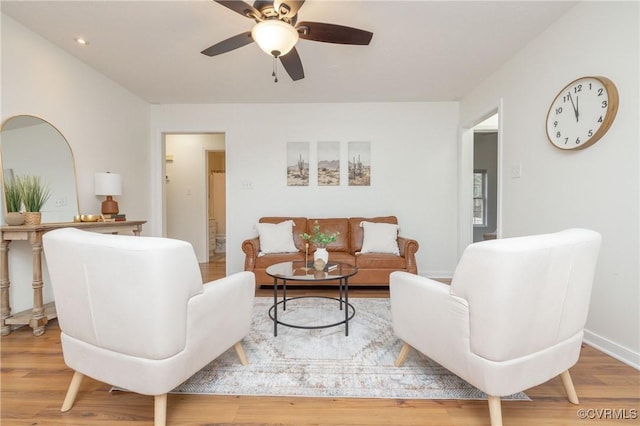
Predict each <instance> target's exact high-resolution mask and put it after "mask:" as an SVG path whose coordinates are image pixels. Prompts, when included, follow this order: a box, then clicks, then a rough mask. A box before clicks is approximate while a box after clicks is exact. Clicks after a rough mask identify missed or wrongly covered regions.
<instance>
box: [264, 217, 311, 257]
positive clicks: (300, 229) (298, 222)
mask: <svg viewBox="0 0 640 426" xmlns="http://www.w3.org/2000/svg"><path fill="white" fill-rule="evenodd" d="M285 220H292V221H293V224H294V225H293V231H292V234H293V243H294V244H295V245H296V247H297V248H298V250H302V251H304V243H305V241H304V240H303V239H302V237H301V236H300V235H301V234H302V233H304V232H307V218H306V217H262V218H260V223H281V222H284V221H285Z"/></svg>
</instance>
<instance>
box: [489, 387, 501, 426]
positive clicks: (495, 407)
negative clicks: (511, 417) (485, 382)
mask: <svg viewBox="0 0 640 426" xmlns="http://www.w3.org/2000/svg"><path fill="white" fill-rule="evenodd" d="M488 399H489V419H490V420H491V426H502V407H501V406H500V397H499V396H491V395H489V398H488Z"/></svg>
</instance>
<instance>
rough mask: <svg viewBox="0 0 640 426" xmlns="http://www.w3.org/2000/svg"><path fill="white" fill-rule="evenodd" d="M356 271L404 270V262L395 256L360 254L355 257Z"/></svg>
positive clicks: (401, 258)
mask: <svg viewBox="0 0 640 426" xmlns="http://www.w3.org/2000/svg"><path fill="white" fill-rule="evenodd" d="M356 266H357V267H358V269H396V270H397V269H404V268H406V260H405V259H404V258H403V257H400V256H396V255H395V254H387V253H362V254H358V255H356Z"/></svg>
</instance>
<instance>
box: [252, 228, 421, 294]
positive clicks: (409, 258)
mask: <svg viewBox="0 0 640 426" xmlns="http://www.w3.org/2000/svg"><path fill="white" fill-rule="evenodd" d="M286 220H292V221H293V222H294V226H293V241H294V244H295V246H296V248H297V249H298V251H297V252H295V253H273V254H264V255H261V256H259V255H258V254H259V253H260V238H259V237H255V238H252V239H249V240H245V241H244V242H243V243H242V251H243V252H244V253H245V261H244V269H245V271H253V272H254V273H255V276H256V282H257V283H258V284H262V285H264V284H267V285H269V284H273V278H271V277H269V276H268V275H267V274H266V273H265V269H266V268H267V267H268V266H270V265H273V264H275V263H279V262H288V261H292V260H301V261H304V260H305V243H306V241H305V240H303V239H302V237H301V234H302V233H304V232H307V233H312V228H313V226H314V223H315V221H316V220H317V221H318V224H319V225H320V229H321V230H322V232H326V233H333V232H339V235H338V239H337V241H335V242H333V243H330V244H328V245H327V251H328V252H329V262H340V263H347V264H349V265H355V266H357V267H358V273H357V274H356V275H354V276H353V277H351V278H349V285H360V286H388V285H389V274H390V273H391V272H393V271H406V272H410V273H414V274H416V273H417V272H418V268H417V265H416V257H415V254H416V252H417V251H418V242H417V241H416V240H413V239H409V238H404V237H400V236H398V239H397V241H398V248H399V249H400V255H399V256H398V255H395V254H390V253H359V252H360V250H361V249H362V242H363V238H364V231H363V229H362V228H361V227H360V223H361V222H362V221H368V222H382V223H392V224H397V223H398V219H397V218H396V217H395V216H385V217H374V218H364V217H351V218H331V219H313V218H305V217H263V218H260V220H259V222H261V223H281V222H284V221H286ZM313 251H315V247H314V246H313V244H311V245H310V246H309V260H311V259H312V253H313Z"/></svg>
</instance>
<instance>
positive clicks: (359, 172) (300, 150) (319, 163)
mask: <svg viewBox="0 0 640 426" xmlns="http://www.w3.org/2000/svg"><path fill="white" fill-rule="evenodd" d="M342 146H343V144H341V143H340V142H329V141H319V142H317V144H316V147H315V148H316V149H315V152H314V153H312V152H311V144H310V143H309V142H287V186H309V182H310V180H311V179H312V178H313V180H314V181H315V182H317V185H318V186H340V185H341V182H342V180H346V181H347V182H348V185H349V186H370V185H371V142H347V144H346V151H344V150H343V149H341V148H342ZM312 154H315V155H312ZM344 158H346V161H341V160H342V159H344ZM312 160H315V161H314V166H315V167H313V169H312V168H311V166H310V164H311V161H312ZM343 164H344V165H345V168H344V170H343V167H342V165H343Z"/></svg>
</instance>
